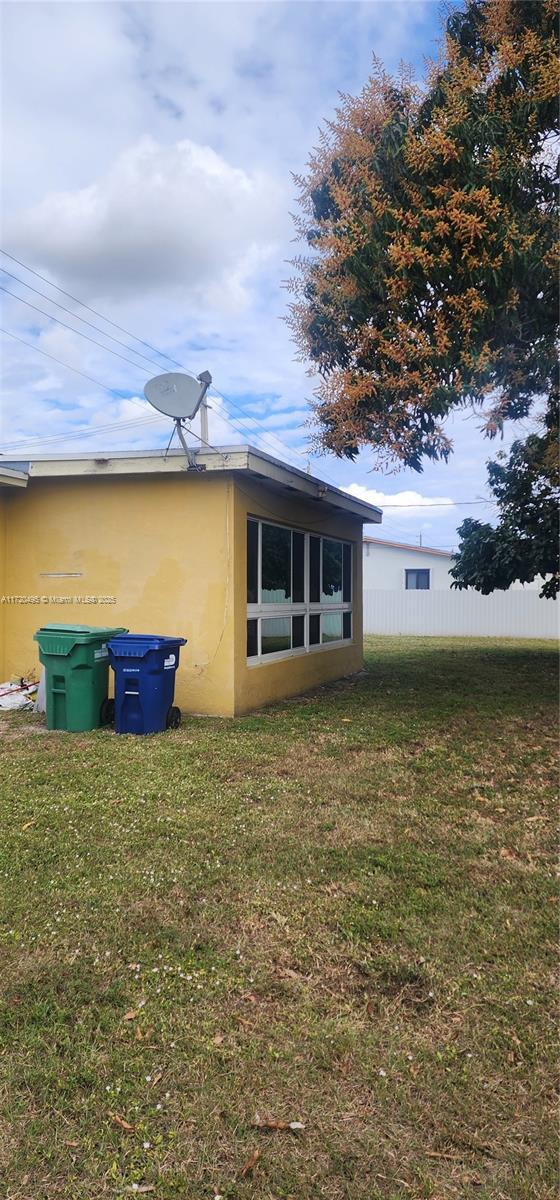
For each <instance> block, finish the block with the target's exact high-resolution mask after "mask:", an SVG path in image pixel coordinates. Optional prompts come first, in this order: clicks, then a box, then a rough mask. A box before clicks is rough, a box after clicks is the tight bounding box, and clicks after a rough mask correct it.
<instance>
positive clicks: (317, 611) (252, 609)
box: [245, 514, 356, 667]
mask: <svg viewBox="0 0 560 1200" xmlns="http://www.w3.org/2000/svg"><path fill="white" fill-rule="evenodd" d="M249 521H255V522H256V524H257V525H258V550H257V571H258V576H257V603H256V604H247V613H246V621H252V620H256V621H257V622H258V624H257V650H258V652H257V654H255V655H251V656H249V655H247V665H248V666H250V667H257V666H264V665H265V664H266V663H271V662H278V661H281V660H282V659H284V658H301V657H302V656H303V655H305V654H315V653H318V654H322V653H324V652H325V651H328V650H336V649H338V648H339V647H341V646H351V645H352V643H353V641H354V617H353V612H354V556H355V553H356V549H355V543H354V542H351V541H350V540H348V539H346V538H338V537H334V536H331V535H330V534H326V533H313V532H311V531H310V530H308V529H301V528H300V527H299V526H296V525H287V524H285V525H283V524H282V522H281V521H270V520H268V519H267V518H265V517H257V516H252V515H251V514H248V516H247V523H248V522H249ZM263 525H273V526H275V527H276V528H278V529H287V530H289V532H290V533H291V534H293V533H301V534H303V536H304V539H305V540H304V549H303V587H304V592H303V594H304V599H303V600H302V601H299V600H298V601H296V602H294V601H292V600H290V601H288V602H284V603H281V604H270V603H267V602H265V603H263V601H262V527H263ZM312 537H317V538H319V539H320V553H319V590H320V591H322V586H323V540H324V539H325V538H326V540H327V541H331V542H339V543H340V545H341V546H345V545H346V546H349V547H350V600H346V601H340V602H338V601H337V602H336V603H335V604H329V603H325V601H321V600H319V601H313V602H311V601H310V599H309V583H310V578H309V566H310V564H309V545H310V541H309V539H310V538H312ZM247 544H248V539H247V530H246V532H245V545H246V546H247ZM292 562H293V558H292V557H291V559H290V572H292ZM342 571H343V577H342V587H343V594H344V552H343V566H342ZM291 583H292V590H293V580H292V579H291ZM348 612H349V613H350V614H351V634H350V637H349V638H345V637H342V638H337V639H336V641H332V642H322V641H319V642H316V643H315V642H313V643H310V641H309V618H310V616H313V615H318V616H319V618H321V617H322V616H323V615H328V614H329V613H341V614H344V613H348ZM298 616H303V617H304V644H303V646H295V647H294V648H290V649H289V650H278V651H275V652H273V653H271V654H263V653H262V640H261V639H262V622H263V620H266V619H267V617H269V618H270V617H298ZM342 622H343V628H344V616H343V615H342ZM319 632H320V636H321V637H322V634H323V630H322V621H321V620H320V622H319Z"/></svg>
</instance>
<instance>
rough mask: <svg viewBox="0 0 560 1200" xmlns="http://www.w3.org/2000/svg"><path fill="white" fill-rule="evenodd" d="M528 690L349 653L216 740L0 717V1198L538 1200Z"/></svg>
mask: <svg viewBox="0 0 560 1200" xmlns="http://www.w3.org/2000/svg"><path fill="white" fill-rule="evenodd" d="M555 670H556V663H555V656H554V654H553V653H552V650H551V647H550V644H548V645H547V644H544V643H540V644H539V643H536V642H534V643H522V642H518V643H514V642H499V643H498V642H488V641H484V642H483V641H479V642H467V641H457V640H446V641H444V640H442V641H437V640H434V639H420V638H406V639H396V638H379V639H374V638H370V639H368V643H367V672H365V673H363V674H362V675H360V676H359V677H358V678H356V679H354V680H350V681H346V682H342V683H340V684H337V685H334V686H332V687H328V688H325V689H322V690H321V691H319V692H317V693H315V694H314V695H312V696H307V697H304V698H302V699H300V700H296V701H292V702H289V703H283V704H280V705H278V706H276V707H275V708H271V709H267V710H264V711H262V712H259V713H257V714H255V715H253V716H251V717H245V718H243V719H239V720H235V721H230V722H226V721H218V720H212V719H206V718H204V719H200V718H199V719H185V721H184V724H183V726H182V728H181V729H180V730H177V731H174V732H169V733H166V734H164V735H160V736H156V737H152V738H149V739H134V738H128V737H125V738H118V737H116V736H115V735H114V734H112V733H111V732H109V731H107V730H101V731H97V732H94V733H92V734H81V735H73V734H51V733H48V732H46V730H45V729H44V727H43V724H42V721H41V720H40V719H39V718H36V717H34V716H30V715H29V714H20V715H13V714H12V715H7V716H5V717H3V718H2V719H1V724H0V797H1V801H2V839H1V845H0V887H1V890H2V893H3V895H2V899H1V916H2V932H1V942H0V945H1V971H0V975H1V978H0V991H1V1000H2V1015H1V1025H0V1093H1V1095H0V1100H1V1107H0V1173H3V1174H4V1176H5V1178H6V1180H7V1182H6V1184H5V1189H6V1190H5V1191H3V1192H2V1195H4V1194H5V1195H7V1196H8V1197H9V1198H10V1200H53V1198H54V1197H57V1198H58V1197H62V1198H63V1200H83V1198H84V1197H89V1198H91V1200H103V1198H105V1197H127V1196H132V1195H134V1194H137V1195H144V1194H148V1195H149V1196H150V1197H153V1200H212V1198H213V1197H215V1196H221V1197H223V1198H224V1200H248V1198H249V1197H251V1198H252V1200H257V1198H258V1200H288V1198H289V1197H291V1198H292V1200H319V1198H326V1200H411V1198H413V1200H424V1198H426V1200H427V1198H432V1200H448V1198H452V1197H461V1198H470V1197H472V1198H473V1200H474V1198H476V1200H532V1198H538V1200H544V1198H545V1197H553V1196H554V1197H556V1195H557V1182H558V1181H557V1173H556V1127H555V1119H554V1108H553V1105H554V1097H553V1086H554V1082H555V1074H556V1073H555V1067H554V1052H555V1037H554V1025H553V1012H554V998H555V986H554V982H553V970H554V967H555V959H556V954H555V933H556V924H555V917H556V909H555V884H554V868H555V816H556V761H555V760H556V728H555V727H556V688H555ZM257 1114H258V1116H257ZM266 1122H270V1123H271V1125H272V1128H263V1127H261V1128H259V1127H258V1126H259V1123H261V1126H262V1124H263V1123H266ZM282 1122H286V1123H288V1124H289V1123H290V1122H297V1123H300V1124H301V1125H302V1126H303V1128H296V1129H294V1130H292V1129H290V1128H281V1127H275V1125H276V1126H277V1125H279V1124H280V1123H282Z"/></svg>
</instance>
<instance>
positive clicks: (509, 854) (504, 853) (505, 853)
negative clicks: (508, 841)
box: [499, 846, 519, 862]
mask: <svg viewBox="0 0 560 1200" xmlns="http://www.w3.org/2000/svg"><path fill="white" fill-rule="evenodd" d="M499 857H500V858H505V859H507V861H508V862H519V856H518V855H517V854H514V852H513V850H508V848H507V846H502V849H501V850H500V854H499Z"/></svg>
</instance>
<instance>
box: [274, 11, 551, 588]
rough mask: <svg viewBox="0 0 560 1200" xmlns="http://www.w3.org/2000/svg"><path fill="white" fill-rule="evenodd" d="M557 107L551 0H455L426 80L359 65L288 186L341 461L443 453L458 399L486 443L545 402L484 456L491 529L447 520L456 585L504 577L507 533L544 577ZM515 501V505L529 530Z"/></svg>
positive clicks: (298, 329)
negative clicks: (505, 448) (541, 429)
mask: <svg viewBox="0 0 560 1200" xmlns="http://www.w3.org/2000/svg"><path fill="white" fill-rule="evenodd" d="M557 100H558V41H557V9H556V0H554V2H553V0H541V2H539V3H533V2H532V0H467V3H466V6H465V7H464V8H463V9H462V10H460V11H456V12H454V13H453V14H452V16H451V17H450V18H449V20H448V22H447V30H446V38H445V47H444V51H443V54H442V59H441V61H440V63H438V64H437V65H436V66H435V67H434V68H433V69H432V70H431V72H430V74H429V78H428V80H427V84H426V87H425V88H424V90H423V91H420V90H419V89H417V88H416V87H415V86H414V84H413V82H412V81H411V79H410V78H409V77H407V76H406V75H405V74H403V75H402V77H401V78H400V79H399V80H397V81H395V80H393V79H391V78H389V76H387V75H386V74H384V73H383V72H382V71H381V70H377V72H376V74H375V76H374V78H372V79H371V80H370V81H369V83H368V84H367V86H366V88H365V89H364V91H363V92H362V93H361V95H360V96H359V97H357V98H352V97H344V98H343V100H342V103H341V106H340V108H339V109H338V110H337V115H336V120H334V121H333V122H331V123H330V124H329V125H328V126H327V128H326V130H325V132H324V136H323V139H322V143H321V145H320V147H319V149H318V150H317V151H316V153H315V154H314V156H313V157H312V159H311V162H310V164H309V172H308V175H307V176H306V177H305V178H303V179H300V180H299V185H300V205H301V216H300V218H299V220H298V228H299V232H300V234H301V235H302V237H303V238H304V239H305V240H306V241H307V243H308V245H309V247H310V254H309V256H307V257H302V258H299V259H298V260H297V264H296V265H297V268H298V274H297V277H296V279H294V280H293V281H292V288H293V291H294V294H295V300H294V303H293V305H292V306H291V315H290V322H291V325H292V328H293V330H294V333H295V336H296V339H297V341H298V343H299V346H300V348H301V351H302V354H303V356H304V357H305V358H307V359H309V360H310V361H311V363H312V364H313V365H314V366H315V368H316V369H318V371H319V375H320V379H321V382H320V386H319V389H318V393H317V400H316V404H315V413H316V418H317V422H318V430H319V433H318V440H319V444H320V445H321V446H322V447H323V448H325V449H328V450H331V451H334V453H336V454H338V455H341V456H344V455H345V456H348V457H354V456H355V454H356V453H357V452H358V450H359V448H360V446H364V445H367V446H370V447H372V448H373V449H374V450H375V451H376V452H377V455H378V457H379V458H380V459H381V461H387V460H389V461H391V462H392V463H393V464H394V463H395V462H396V463H397V464H401V465H404V466H408V467H412V468H414V469H416V470H421V469H422V462H423V459H424V458H425V457H429V458H432V459H444V460H446V459H447V458H448V456H449V454H450V452H451V449H452V446H451V443H450V440H449V438H448V437H447V435H446V433H445V428H444V421H445V417H446V416H447V415H448V414H449V413H450V412H452V411H453V410H455V409H457V408H458V407H461V406H469V405H470V406H472V407H474V408H475V409H476V410H477V411H478V412H479V414H480V418H481V424H482V428H483V430H484V432H485V434H486V435H487V436H489V437H495V436H496V435H497V434H498V433H500V432H501V431H502V430H503V427H504V423H505V422H506V421H507V420H511V419H519V418H527V417H531V418H532V419H534V420H535V423H536V418H535V414H538V413H541V414H542V412H543V411H544V410H546V412H547V414H548V415H547V417H546V430H547V431H546V432H545V434H544V442H545V443H546V445H542V442H543V438H541V436H540V434H539V433H535V434H534V435H531V437H530V438H529V439H528V440H527V442H525V443H521V442H517V443H516V444H515V447H514V449H513V450H512V453H511V455H510V458H509V461H508V462H507V464H504V463H503V462H502V461H501V459H500V460H499V461H498V462H497V463H495V464H493V465H492V466H491V467H490V486H491V488H492V490H493V491H494V494H495V496H496V500H497V503H498V509H499V514H500V516H499V524H498V530H497V531H496V533H495V535H494V536H493V537H492V538H490V534H489V532H488V530H489V529H490V527H489V526H482V525H480V524H479V523H478V522H471V523H469V522H465V523H464V524H463V526H462V528H461V538H462V541H461V551H460V558H459V562H458V563H457V564H456V568H455V570H456V572H457V573H456V580H457V584H458V585H459V586H473V587H477V588H479V589H480V590H491V587H492V586H498V587H499V586H507V584H503V583H501V582H500V581H501V580H502V579H505V578H506V577H507V574H508V572H507V571H505V568H504V554H505V550H504V547H505V545H506V544H507V545H509V546H510V550H511V553H510V555H509V559H508V561H510V562H511V563H513V561H514V559H515V562H516V569H517V570H518V575H517V576H515V577H517V578H525V579H528V578H533V577H534V574H535V573H536V574H538V573H542V566H543V564H544V563H545V562H546V563H547V564H548V566H547V574H549V575H550V574H551V573H554V572H556V573H557V570H558V560H557V557H556V558H555V557H554V555H553V552H552V547H551V548H550V550H551V552H550V554H548V555H544V556H543V554H542V553H539V552H538V547H537V545H536V546H535V548H534V550H531V549H530V545H529V543H530V542H531V541H532V540H534V541H536V543H537V544H540V542H541V541H542V539H543V538H546V537H547V536H549V535H550V531H551V528H552V526H553V522H551V520H550V515H549V509H548V507H547V506H548V504H549V503H553V500H552V497H553V495H554V485H555V480H554V469H555V455H554V453H551V451H550V439H551V434H550V430H551V429H553V428H554V425H555V417H554V413H555V412H556V408H557V398H558V383H557V336H558V300H557V263H558V239H557V229H558V192H557V172H556V169H555V165H554V161H553V154H552V146H553V139H554V136H555V135H557V132H558V131H557ZM539 448H540V449H539ZM541 451H542V453H541ZM539 454H541V456H540V459H539ZM543 472H545V473H546V472H548V473H547V474H545V476H544V477H543ZM517 475H519V476H520V483H519V487H518V488H516V486H515V477H516V476H517ZM508 481H509V482H508ZM556 482H557V480H556ZM506 484H507V486H506ZM527 488H528V489H529V492H527ZM516 496H517V502H518V503H527V499H528V496H529V497H530V510H531V514H532V515H531V520H530V522H526V523H525V524H524V521H523V514H522V513H521V512H517V514H515V511H514V510H515V503H516ZM539 514H540V515H539ZM539 521H540V524H539ZM537 527H538V528H537ZM524 530H525V532H523V531H524ZM482 531H486V532H485V534H484V539H483V533H482ZM516 531H517V532H516ZM516 536H517V538H518V548H517V556H516V557H515V556H513V540H514V538H515V537H516ZM500 538H502V539H503V541H500ZM500 547H502V551H503V553H500V554H499V553H498V552H499V549H500ZM483 548H484V552H485V556H486V557H485V562H486V568H485V572H484V574H482V573H481V571H479V570H477V562H476V553H482V550H483ZM492 556H493V561H494V562H495V571H494V576H492V568H491V565H490V560H491V559H492ZM531 571H532V572H533V574H530V572H531ZM519 572H520V573H519ZM492 578H494V580H495V582H494V583H493V584H492ZM510 582H511V580H510Z"/></svg>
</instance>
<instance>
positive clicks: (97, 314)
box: [0, 249, 184, 369]
mask: <svg viewBox="0 0 560 1200" xmlns="http://www.w3.org/2000/svg"><path fill="white" fill-rule="evenodd" d="M0 253H1V254H3V255H4V256H5V258H9V259H11V261H12V262H15V263H17V265H18V267H23V269H24V270H25V271H29V272H30V274H31V275H35V276H36V278H37V279H42V281H43V283H48V285H49V287H52V288H56V290H57V291H58V292H62V295H63V296H67V297H68V299H69V300H73V301H74V303H75V304H79V305H80V307H81V308H85V309H87V311H88V312H91V313H93V315H94V316H95V317H100V318H101V320H102V321H105V322H106V324H107V325H112V326H113V329H118V330H119V332H120V333H126V335H127V337H132V338H134V340H135V341H137V342H141V343H142V345H143V346H145V347H146V349H147V350H152V351H153V353H154V354H158V355H159V356H160V358H166V359H167V360H168V362H171V363H174V364H175V366H176V367H180V366H181V363H180V362H177V360H176V359H174V358H171V357H170V355H169V354H165V353H164V352H163V351H162V350H158V349H157V346H152V345H151V344H150V342H146V341H144V339H143V338H141V337H138V336H137V334H135V333H131V332H130V330H128V329H125V328H124V327H123V326H122V325H117V322H116V321H112V320H111V318H110V317H105V316H104V315H103V313H100V312H98V311H97V309H96V308H92V307H91V305H89V304H86V303H85V302H84V301H83V300H79V299H78V297H77V296H73V295H72V293H71V292H66V291H65V290H64V288H62V287H60V284H58V283H53V282H52V280H51V279H48V277H47V276H46V275H41V274H40V272H39V271H35V270H34V268H33V267H30V266H28V265H27V263H24V262H22V261H21V259H19V258H16V257H15V255H13V254H9V253H8V251H7V250H1V249H0ZM183 369H184V368H183Z"/></svg>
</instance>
